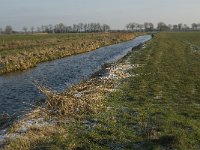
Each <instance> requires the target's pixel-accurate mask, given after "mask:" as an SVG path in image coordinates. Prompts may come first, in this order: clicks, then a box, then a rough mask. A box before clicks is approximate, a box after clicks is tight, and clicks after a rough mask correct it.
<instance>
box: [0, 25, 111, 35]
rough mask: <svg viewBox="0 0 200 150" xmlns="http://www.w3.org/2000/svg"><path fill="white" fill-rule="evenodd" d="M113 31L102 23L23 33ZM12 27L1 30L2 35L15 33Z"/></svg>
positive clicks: (47, 26) (39, 28)
mask: <svg viewBox="0 0 200 150" xmlns="http://www.w3.org/2000/svg"><path fill="white" fill-rule="evenodd" d="M109 30H111V28H110V26H109V25H107V24H100V23H78V24H73V25H72V26H66V25H64V24H63V23H59V24H56V25H51V24H49V25H42V26H40V27H36V28H35V27H33V26H32V27H30V28H28V27H23V28H22V32H23V33H35V32H37V33H78V32H108V31H109ZM15 32H16V31H14V30H13V28H12V26H10V25H7V26H6V27H5V29H2V28H0V33H5V34H11V33H15Z"/></svg>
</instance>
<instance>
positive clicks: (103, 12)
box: [0, 0, 200, 30]
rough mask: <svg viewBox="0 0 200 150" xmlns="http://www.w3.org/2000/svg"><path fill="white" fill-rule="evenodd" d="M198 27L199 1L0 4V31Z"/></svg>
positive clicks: (19, 0) (10, 0)
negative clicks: (92, 25) (97, 26)
mask: <svg viewBox="0 0 200 150" xmlns="http://www.w3.org/2000/svg"><path fill="white" fill-rule="evenodd" d="M159 21H163V22H165V23H166V24H178V23H186V24H188V25H191V24H192V23H193V22H195V23H200V0H0V28H4V27H5V26H6V25H11V26H12V27H13V29H15V30H22V28H23V27H29V28H30V27H31V26H34V27H38V26H41V25H48V24H53V25H55V24H58V23H64V24H65V25H72V24H76V23H80V22H83V23H90V22H100V23H105V24H108V25H110V26H111V28H112V29H124V28H125V25H126V24H127V23H129V22H137V23H144V22H152V23H154V24H155V25H156V24H157V22H159Z"/></svg>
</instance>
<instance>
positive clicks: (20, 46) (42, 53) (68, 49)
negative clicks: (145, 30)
mask: <svg viewBox="0 0 200 150" xmlns="http://www.w3.org/2000/svg"><path fill="white" fill-rule="evenodd" d="M135 36H136V34H133V33H68V34H33V35H32V34H30V35H1V36H0V74H3V73H7V72H12V71H17V70H26V69H28V68H31V67H35V66H36V65H37V64H38V63H40V62H45V61H49V60H54V59H58V58H62V57H66V56H70V55H74V54H79V53H84V52H87V51H91V50H94V49H97V48H99V47H102V46H106V45H110V44H115V43H119V42H123V41H127V40H130V39H133V38H134V37H135Z"/></svg>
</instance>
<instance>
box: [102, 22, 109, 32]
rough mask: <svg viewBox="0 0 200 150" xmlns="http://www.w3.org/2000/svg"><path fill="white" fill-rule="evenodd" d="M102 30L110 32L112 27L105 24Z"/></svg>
mask: <svg viewBox="0 0 200 150" xmlns="http://www.w3.org/2000/svg"><path fill="white" fill-rule="evenodd" d="M102 29H103V31H104V32H108V31H109V30H110V26H109V25H107V24H103V26H102Z"/></svg>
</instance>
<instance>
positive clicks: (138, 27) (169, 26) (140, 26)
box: [126, 22, 200, 32]
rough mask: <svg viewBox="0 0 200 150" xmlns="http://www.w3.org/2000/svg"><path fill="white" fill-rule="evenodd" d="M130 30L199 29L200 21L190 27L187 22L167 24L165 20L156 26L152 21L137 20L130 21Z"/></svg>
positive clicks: (127, 26) (128, 25)
mask: <svg viewBox="0 0 200 150" xmlns="http://www.w3.org/2000/svg"><path fill="white" fill-rule="evenodd" d="M126 29H127V30H128V31H147V32H149V31H199V30H200V23H192V24H191V26H190V27H189V26H188V25H187V24H183V23H179V24H173V25H172V24H166V23H164V22H158V23H157V26H156V27H155V26H154V24H153V23H151V22H145V23H144V24H139V23H135V22H131V23H128V24H127V25H126Z"/></svg>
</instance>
